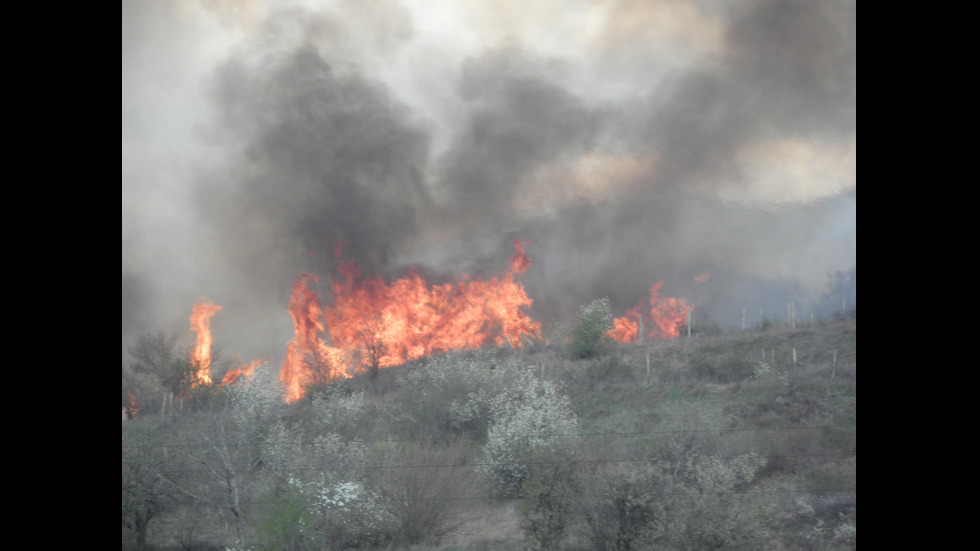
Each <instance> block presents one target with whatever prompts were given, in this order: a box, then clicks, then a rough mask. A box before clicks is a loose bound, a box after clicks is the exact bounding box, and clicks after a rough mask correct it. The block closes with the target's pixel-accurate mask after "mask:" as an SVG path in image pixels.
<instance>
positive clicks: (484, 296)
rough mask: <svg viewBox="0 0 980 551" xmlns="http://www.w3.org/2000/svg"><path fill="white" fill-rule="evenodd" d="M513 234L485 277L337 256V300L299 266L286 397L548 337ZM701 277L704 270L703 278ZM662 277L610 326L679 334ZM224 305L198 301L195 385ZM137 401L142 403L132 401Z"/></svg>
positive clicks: (206, 372) (682, 314)
mask: <svg viewBox="0 0 980 551" xmlns="http://www.w3.org/2000/svg"><path fill="white" fill-rule="evenodd" d="M526 244H527V242H521V241H515V242H514V255H513V256H512V257H511V258H510V265H509V267H508V269H507V271H506V273H504V274H502V275H501V276H499V277H494V278H492V279H488V280H482V279H472V278H470V277H467V276H464V277H463V278H461V279H460V280H458V281H456V282H455V283H444V284H440V285H431V284H429V283H428V282H427V281H426V280H425V279H424V278H422V277H421V276H420V275H418V274H417V273H414V272H412V273H409V274H407V275H405V276H403V277H401V278H399V279H396V280H394V281H392V282H391V283H386V282H385V281H384V280H382V279H381V278H379V277H374V276H363V275H362V273H361V269H360V268H359V267H358V266H357V265H356V264H355V263H354V262H353V261H349V260H344V259H343V258H341V257H340V253H341V246H338V248H337V250H336V255H337V257H338V261H339V266H340V273H341V275H342V277H341V278H340V279H339V280H338V281H333V280H331V281H330V290H331V291H332V301H331V303H330V304H329V305H328V306H326V307H323V306H321V303H320V297H319V295H318V294H317V290H316V288H315V287H316V286H317V285H318V284H319V283H320V280H319V279H318V278H317V277H316V276H314V275H312V274H309V273H301V274H300V275H298V276H297V277H296V279H295V280H294V281H293V289H292V295H291V296H290V299H289V306H288V310H289V315H290V317H291V318H292V320H293V329H294V336H293V338H292V340H291V341H290V342H289V343H287V345H286V357H285V360H284V361H283V365H282V369H281V370H280V372H279V380H280V382H281V383H283V386H284V388H285V398H286V400H287V401H289V402H294V401H296V400H299V399H300V398H302V397H303V395H304V393H305V391H306V388H307V387H308V386H309V385H311V384H320V383H327V382H330V381H332V380H334V379H337V378H341V377H345V378H346V377H351V376H353V375H354V374H355V373H359V372H364V371H366V370H368V369H378V368H383V367H390V366H394V365H400V364H403V363H405V362H407V361H410V360H416V359H419V358H422V357H424V356H428V355H430V354H436V353H439V352H447V351H451V350H466V349H470V350H472V349H476V348H479V347H481V346H483V345H485V344H487V343H491V342H492V343H493V344H495V345H497V346H505V345H506V346H510V347H512V348H521V347H524V346H526V345H527V342H528V339H532V340H540V339H541V324H540V323H538V322H535V321H533V320H532V319H531V318H530V317H528V316H527V314H525V313H524V310H523V309H524V308H526V307H530V306H531V305H532V303H533V301H532V300H531V299H530V298H529V297H528V296H527V293H526V292H525V291H524V286H523V285H522V284H521V283H520V282H518V281H516V280H515V276H516V275H517V274H521V273H524V272H525V271H526V270H527V269H528V268H529V267H530V265H531V260H530V258H528V256H527V254H526V252H525V250H524V246H525V245H526ZM696 279H697V278H696ZM663 283H664V282H662V281H659V282H657V283H654V284H653V286H652V287H650V304H649V306H648V307H644V305H643V304H642V302H641V303H640V304H637V305H636V306H635V307H634V308H633V309H632V310H630V311H629V312H627V313H626V315H625V316H623V317H620V318H615V319H614V320H613V329H612V330H611V331H610V332H609V336H610V337H612V338H613V339H615V340H617V341H619V342H632V341H634V340H636V339H637V336H638V334H639V327H640V321H641V320H642V323H643V327H644V333H645V334H644V337H645V338H648V339H657V338H659V339H672V338H674V337H677V336H679V335H680V332H681V329H682V328H683V327H684V324H685V323H686V320H687V313H688V310H689V309H690V308H689V306H688V305H687V302H686V301H684V300H683V299H675V298H667V297H663V296H662V295H661V294H660V288H661V287H662V286H663ZM219 310H221V307H220V306H218V305H215V304H213V303H211V301H209V300H207V299H206V298H200V299H198V301H197V302H196V303H195V304H194V307H193V312H192V314H191V317H190V322H191V330H192V331H194V332H196V333H197V344H196V346H195V347H194V349H193V351H192V358H191V359H192V362H193V365H194V366H195V369H196V372H195V381H194V384H193V386H195V387H197V386H202V385H210V384H211V373H210V368H211V344H212V339H211V330H210V320H211V317H212V316H213V315H214V314H215V313H217V312H218V311H219ZM262 363H263V361H262V360H255V361H253V362H252V363H251V364H248V365H242V366H240V367H237V368H235V369H232V370H230V371H229V372H228V373H226V374H225V376H224V377H223V378H222V381H221V382H222V384H233V383H235V382H236V381H238V380H240V379H241V378H242V377H251V376H252V375H253V374H254V371H255V369H256V368H257V367H259V366H260V365H261V364H262ZM134 408H135V405H134Z"/></svg>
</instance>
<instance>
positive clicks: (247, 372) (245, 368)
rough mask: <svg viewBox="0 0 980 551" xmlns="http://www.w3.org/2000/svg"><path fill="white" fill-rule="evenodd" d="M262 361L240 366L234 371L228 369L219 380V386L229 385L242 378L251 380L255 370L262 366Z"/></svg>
mask: <svg viewBox="0 0 980 551" xmlns="http://www.w3.org/2000/svg"><path fill="white" fill-rule="evenodd" d="M262 363H263V362H262V360H254V361H252V363H250V364H248V365H241V366H238V367H236V368H234V369H230V370H229V371H228V372H227V373H225V376H224V377H222V378H221V384H223V385H230V384H234V383H236V382H238V380H239V379H241V378H242V377H246V378H249V379H251V378H252V376H254V375H255V368H257V367H259V366H260V365H262Z"/></svg>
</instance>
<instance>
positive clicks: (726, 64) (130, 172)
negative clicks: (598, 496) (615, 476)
mask: <svg viewBox="0 0 980 551" xmlns="http://www.w3.org/2000/svg"><path fill="white" fill-rule="evenodd" d="M856 47H857V46H856V6H855V2H854V1H853V0H850V1H849V0H822V1H819V2H814V1H809V0H743V1H739V2H730V1H727V0H592V1H590V0H541V1H535V2H528V1H526V0H521V1H517V0H469V1H461V0H377V1H372V2H363V1H358V0H332V1H313V0H275V1H273V0H268V1H264V0H200V1H199V2H192V1H190V0H127V1H124V2H123V3H122V299H123V300H122V313H123V316H122V325H123V346H124V349H125V347H126V346H127V342H128V341H129V340H130V339H131V338H132V337H133V336H134V335H135V334H138V333H143V332H149V331H158V330H164V331H172V332H175V333H178V334H179V335H186V334H187V333H188V332H189V323H188V321H187V318H188V316H189V315H190V311H191V306H192V304H193V303H194V301H195V299H197V298H198V297H202V296H207V297H208V298H210V299H211V300H213V301H214V302H215V303H217V304H219V305H221V306H222V310H221V311H220V312H218V313H217V314H216V315H215V317H214V318H213V319H212V330H213V332H214V338H215V344H216V345H217V346H219V347H222V348H223V349H224V350H225V351H227V352H234V353H240V354H242V355H243V357H244V359H246V360H250V359H252V358H256V357H274V356H275V355H276V354H279V355H281V354H282V353H283V350H284V347H285V344H286V342H287V341H288V340H289V339H290V338H291V336H292V334H291V333H292V324H291V321H290V319H289V316H288V313H287V311H286V305H287V302H288V299H289V293H290V288H291V285H292V281H293V278H294V277H296V276H297V275H298V274H299V273H300V272H302V271H307V272H310V273H313V274H314V275H317V276H319V277H320V278H321V280H325V279H326V278H327V276H328V275H330V274H331V271H332V270H335V268H336V260H335V258H334V255H333V251H334V248H335V247H336V246H337V244H338V243H344V244H345V246H344V249H343V253H344V256H345V257H346V258H349V259H354V260H356V261H357V262H358V263H359V264H360V265H361V266H362V267H363V268H364V271H365V273H368V274H375V275H379V276H382V277H386V278H392V277H397V276H398V275H400V274H402V273H404V271H405V270H406V269H408V268H409V267H410V266H414V267H415V269H416V270H417V271H418V272H420V273H422V274H424V275H426V276H427V277H429V278H431V279H432V280H434V281H435V280H440V281H441V280H446V279H455V278H457V277H459V276H460V275H462V274H467V275H471V276H474V277H477V276H481V277H492V276H494V275H497V274H498V273H499V272H500V271H501V270H505V269H506V267H507V264H508V257H509V256H510V255H511V254H512V253H513V245H512V243H513V240H514V239H515V238H521V239H527V240H529V241H530V244H529V245H528V246H527V252H528V254H529V256H530V257H531V259H532V262H533V263H532V265H531V267H530V269H529V270H528V271H527V272H526V273H524V274H522V275H521V276H520V277H521V281H523V282H524V284H525V286H526V288H527V292H528V295H529V296H530V297H531V298H532V299H533V300H534V301H535V302H534V306H533V307H532V309H531V311H530V314H531V315H532V317H534V318H535V319H536V320H538V321H541V322H542V323H544V324H546V325H547V324H549V323H551V322H552V321H553V320H562V319H566V318H567V317H568V316H569V315H570V314H571V313H573V312H574V311H575V309H576V307H577V305H578V304H582V303H586V302H588V301H591V300H592V299H595V298H599V297H602V296H608V297H609V298H610V299H611V300H612V302H613V305H614V307H615V308H616V309H617V311H616V312H615V313H616V314H617V315H621V314H622V313H623V312H625V311H626V310H627V309H629V308H630V307H632V306H634V305H635V304H636V303H637V302H639V301H641V300H644V299H645V298H647V297H648V296H649V295H648V293H649V289H650V286H651V284H652V283H654V282H656V281H664V282H665V284H664V286H663V288H662V292H663V293H664V294H665V295H666V296H673V297H679V298H685V299H687V300H688V301H689V302H691V303H692V304H693V303H696V304H697V305H698V306H699V315H701V316H704V317H707V318H708V319H710V320H712V321H715V322H718V323H721V324H722V325H723V326H730V325H734V324H735V323H737V321H736V320H738V319H739V318H740V317H741V308H743V307H745V308H748V309H749V311H750V312H756V313H757V312H758V309H759V307H760V306H763V305H769V307H770V308H773V309H776V308H778V307H783V308H784V307H785V302H786V301H787V300H796V301H800V302H801V303H805V302H806V301H808V300H811V301H813V300H816V298H817V297H819V295H820V294H821V293H823V292H825V291H826V290H827V285H828V281H829V274H831V273H833V272H836V271H844V270H850V269H852V268H854V267H855V266H856V262H857V251H856V248H857V239H856V232H857V229H856V218H857V208H856V181H857V175H856V165H857V160H856V156H857V145H856V143H857V134H856V128H857V125H856V121H857V104H856V94H857V89H856V75H857V72H856ZM701 274H707V275H708V276H709V277H708V279H707V281H703V280H704V278H703V277H702V278H699V279H700V280H702V281H695V279H694V278H695V276H698V275H701ZM324 289H326V286H324ZM324 301H325V302H327V301H329V296H325V297H324ZM783 313H785V308H784V309H783ZM774 314H775V315H778V314H779V312H774ZM186 338H187V339H188V341H189V340H190V339H191V337H186Z"/></svg>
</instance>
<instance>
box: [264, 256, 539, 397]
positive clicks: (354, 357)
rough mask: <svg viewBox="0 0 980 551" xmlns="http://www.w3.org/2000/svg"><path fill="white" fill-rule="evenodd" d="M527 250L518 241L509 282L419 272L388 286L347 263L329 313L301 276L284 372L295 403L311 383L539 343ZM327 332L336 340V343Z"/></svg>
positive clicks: (294, 297)
mask: <svg viewBox="0 0 980 551" xmlns="http://www.w3.org/2000/svg"><path fill="white" fill-rule="evenodd" d="M523 245H524V244H523V243H521V242H515V243H514V248H515V254H514V256H512V257H511V263H510V267H509V270H508V272H507V273H506V274H505V275H503V276H502V277H495V278H492V279H488V280H480V279H470V278H469V277H463V278H462V279H460V280H459V281H457V282H455V283H445V284H442V285H430V284H429V283H428V282H427V281H426V280H425V279H424V278H422V277H421V276H420V275H418V274H417V273H409V274H407V275H405V276H403V277H401V278H399V279H396V280H395V281H393V282H391V283H386V282H385V281H384V280H382V279H381V278H379V277H374V276H366V277H365V276H362V275H361V270H360V268H359V267H357V266H356V265H355V264H354V263H353V262H351V261H345V260H341V262H340V271H341V274H342V275H343V277H342V278H341V280H339V281H333V282H332V283H331V290H332V292H333V304H332V305H331V306H329V307H327V308H325V309H323V308H321V306H320V303H319V298H318V297H317V295H316V292H315V291H313V290H312V289H311V288H310V286H309V284H310V283H311V282H312V283H317V282H318V280H317V279H316V278H315V277H314V276H312V275H309V274H303V275H301V276H300V277H298V278H297V279H296V281H295V283H294V286H293V295H292V298H291V299H290V307H289V311H290V315H291V316H292V318H293V325H294V328H295V337H294V338H293V340H292V341H291V342H290V343H289V345H288V346H287V353H286V361H285V362H284V363H283V368H282V371H281V373H280V380H281V381H282V382H283V383H284V384H285V385H286V395H287V400H289V401H295V400H297V399H299V398H300V397H302V395H303V391H304V387H305V386H306V385H307V384H310V383H311V382H316V381H323V382H327V381H330V380H332V379H335V378H337V377H349V376H351V375H352V374H353V373H354V372H360V371H365V370H367V369H368V368H369V367H376V368H379V367H390V366H393V365H400V364H403V363H405V362H407V361H409V360H415V359H418V358H422V357H424V356H428V355H430V354H435V353H439V352H446V351H449V350H462V349H476V348H479V347H480V346H483V345H484V344H486V343H488V342H493V343H494V344H496V345H497V346H504V345H509V346H511V347H522V346H524V345H525V339H527V338H532V339H539V338H540V334H541V324H539V323H537V322H535V321H533V320H531V318H529V317H528V316H527V315H526V314H525V313H524V312H523V310H522V308H524V307H529V306H531V304H532V300H531V299H530V298H529V297H528V296H527V294H526V293H525V291H524V286H523V285H522V284H521V283H520V282H517V281H515V280H514V276H515V275H516V274H519V273H522V272H524V271H525V270H527V268H528V267H529V266H530V260H529V259H528V257H527V255H526V254H525V252H524V246H523ZM338 253H339V250H338ZM321 320H322V321H321ZM324 321H325V322H326V327H324V323H323V322H324ZM321 333H327V335H329V339H330V344H327V343H325V342H324V341H323V340H322V339H321V337H320V334H321Z"/></svg>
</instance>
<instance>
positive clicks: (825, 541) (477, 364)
mask: <svg viewBox="0 0 980 551" xmlns="http://www.w3.org/2000/svg"><path fill="white" fill-rule="evenodd" d="M856 336H857V325H856V320H847V321H837V322H827V323H817V324H814V325H812V326H800V327H797V328H796V329H794V330H791V329H789V328H769V329H768V330H765V331H761V330H751V331H745V332H742V331H731V332H723V333H719V334H702V333H695V334H694V335H693V336H691V337H681V338H678V339H674V340H670V341H653V342H647V343H645V344H642V345H641V344H615V345H613V346H610V347H609V348H608V349H606V350H605V351H604V352H603V353H602V354H601V355H600V356H598V357H596V358H592V359H589V360H573V359H570V358H569V357H567V355H566V354H565V352H564V350H563V349H562V348H561V347H558V346H546V347H539V348H537V349H532V350H525V351H523V352H511V351H509V350H503V349H496V350H483V351H477V352H470V353H457V354H449V355H445V356H440V357H435V358H427V359H425V360H422V361H419V362H413V363H410V364H406V365H403V366H398V367H391V368H387V369H383V370H381V371H380V372H378V373H377V374H376V377H373V378H372V377H370V376H369V375H368V374H364V375H359V376H356V377H354V378H351V379H345V380H340V381H334V382H332V383H330V384H327V385H323V386H322V387H319V388H317V389H312V392H311V393H310V394H309V395H308V396H307V397H306V398H304V399H303V400H300V401H299V402H296V403H294V404H290V405H288V406H286V405H285V404H282V403H280V402H277V400H276V399H274V398H269V393H268V392H265V391H264V390H261V387H260V378H259V377H258V376H257V378H256V380H255V381H253V383H252V384H251V385H248V390H247V391H244V390H243V391H237V390H236V391H232V390H229V391H227V392H220V391H216V392H214V393H213V394H212V395H210V396H208V397H207V399H201V400H198V404H200V405H199V407H198V408H197V410H196V411H193V412H191V411H188V412H186V413H185V414H183V415H181V416H169V417H167V418H158V417H153V416H146V417H144V418H139V419H137V420H136V421H135V422H129V423H124V424H123V514H124V517H123V521H124V548H127V537H128V538H129V539H128V543H129V548H138V546H139V543H138V542H136V540H135V539H134V538H133V535H134V534H135V533H137V532H138V531H139V526H140V525H139V523H134V522H132V521H133V519H139V518H142V517H140V515H139V514H138V513H139V512H140V510H139V509H140V506H139V505H136V504H134V503H135V501H136V500H135V499H132V496H133V495H134V494H139V495H140V496H141V497H143V498H146V497H150V498H152V499H150V500H149V501H146V500H144V501H141V502H140V503H144V504H145V503H157V504H158V506H157V508H156V509H152V510H150V511H144V513H147V512H149V513H150V514H144V515H143V516H144V517H148V518H147V519H146V522H145V523H144V525H143V526H144V527H145V528H146V529H145V534H146V546H147V547H146V548H155V549H165V548H166V549H170V548H173V549H177V548H184V549H187V548H197V549H209V548H213V549H218V548H225V547H231V546H234V545H236V542H238V541H239V540H241V541H242V542H244V543H245V544H246V546H250V547H252V548H255V549H295V550H300V549H325V548H326V549H347V548H350V549H354V548H364V549H369V548H386V549H432V550H447V551H448V550H450V549H452V550H457V549H459V550H462V549H467V550H491V549H494V550H496V549H505V550H506V549H513V550H517V549H526V548H529V547H530V548H540V549H566V550H585V549H647V548H657V549H706V548H716V549H759V548H767V549H787V550H791V549H853V548H854V547H856V496H857V494H856V421H857V409H856V364H857V348H856ZM166 449H169V450H170V451H169V452H167V453H165V452H164V451H160V450H166ZM175 450H186V453H183V452H180V451H177V452H176V453H175ZM218 467H220V468H218ZM147 472H154V473H155V476H146V474H145V473H147ZM216 472H224V473H225V474H224V475H221V476H217V475H214V474H213V473H216ZM209 473H210V474H209ZM160 480H164V481H166V483H160ZM232 490H234V495H235V496H236V497H235V498H234V499H232V498H230V497H229V496H230V495H231V493H230V492H231V491H232ZM127 496H129V498H127ZM127 503H129V507H130V511H129V514H130V516H129V517H127ZM127 519H128V520H129V521H130V522H129V526H130V528H128V529H127V527H126V523H127ZM127 530H128V531H127Z"/></svg>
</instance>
